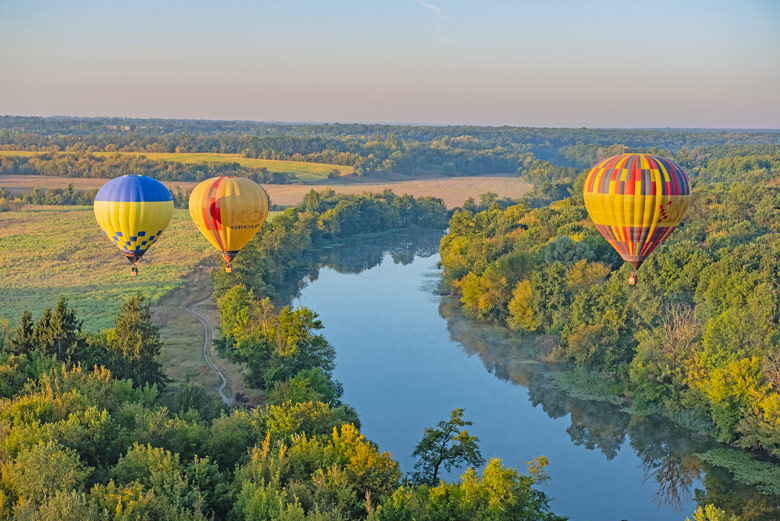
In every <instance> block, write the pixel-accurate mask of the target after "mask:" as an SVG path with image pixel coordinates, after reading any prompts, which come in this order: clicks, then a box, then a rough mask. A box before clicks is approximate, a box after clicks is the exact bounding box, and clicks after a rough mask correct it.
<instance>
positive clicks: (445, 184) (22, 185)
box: [0, 175, 532, 208]
mask: <svg viewBox="0 0 780 521" xmlns="http://www.w3.org/2000/svg"><path fill="white" fill-rule="evenodd" d="M106 181H108V180H107V179H85V178H81V177H47V176H37V175H32V176H31V175H0V187H4V188H8V189H9V190H11V191H14V192H22V191H24V190H29V189H30V188H32V187H34V186H39V187H41V188H65V187H66V186H68V184H69V183H71V184H73V187H74V188H76V189H77V190H90V189H92V188H99V187H101V186H103V184H104V183H105V182H106ZM165 185H166V186H168V187H169V188H174V187H177V186H178V187H180V188H181V189H182V190H189V189H192V188H193V187H194V186H195V185H196V183H184V182H168V181H166V182H165ZM263 188H265V190H266V192H268V195H269V197H270V198H271V203H273V204H278V205H282V206H291V205H295V204H298V203H299V202H300V201H301V199H303V196H304V195H306V193H307V192H309V190H312V189H314V190H322V189H325V188H332V189H333V190H335V191H336V192H338V193H344V194H360V193H363V192H381V191H382V190H384V189H386V188H389V189H391V190H393V192H395V193H396V194H399V195H401V194H409V195H413V196H415V197H420V196H426V195H430V196H435V197H441V198H442V199H443V200H444V203H445V204H446V205H447V207H448V208H455V207H457V206H461V205H462V204H463V202H464V201H465V200H466V199H468V198H469V197H473V198H474V199H478V198H479V195H480V194H483V193H485V192H494V193H497V194H498V195H499V196H501V197H513V198H518V197H522V196H523V195H525V194H526V193H528V192H529V191H530V190H531V188H532V186H531V185H530V184H528V183H526V182H525V181H522V180H520V179H518V178H516V177H444V178H434V179H419V180H415V181H398V182H388V183H376V184H373V183H351V184H343V183H339V184H333V185H327V184H310V185H273V184H263Z"/></svg>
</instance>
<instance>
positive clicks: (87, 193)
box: [0, 184, 97, 212]
mask: <svg viewBox="0 0 780 521" xmlns="http://www.w3.org/2000/svg"><path fill="white" fill-rule="evenodd" d="M96 194H97V190H96V189H95V190H75V189H74V188H73V185H72V184H69V185H68V186H67V188H49V189H47V190H44V189H42V188H39V187H35V188H32V189H30V190H28V191H26V192H23V193H21V194H13V193H11V192H10V191H8V190H7V189H5V188H3V187H0V212H6V211H9V210H16V209H19V208H20V207H21V206H22V205H25V204H49V205H68V206H71V205H74V206H86V205H91V204H92V203H93V202H94V201H95V195H96Z"/></svg>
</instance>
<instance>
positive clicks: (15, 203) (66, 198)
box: [0, 184, 279, 212]
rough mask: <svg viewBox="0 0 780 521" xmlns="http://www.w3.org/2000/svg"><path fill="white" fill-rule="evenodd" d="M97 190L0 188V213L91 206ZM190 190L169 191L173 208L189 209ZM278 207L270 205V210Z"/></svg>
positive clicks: (178, 188)
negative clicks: (38, 207) (24, 208)
mask: <svg viewBox="0 0 780 521" xmlns="http://www.w3.org/2000/svg"><path fill="white" fill-rule="evenodd" d="M97 192H98V190H97V189H96V188H95V189H92V190H76V189H74V188H73V185H72V184H68V186H67V187H66V188H48V189H43V188H40V187H37V186H36V187H35V188H31V189H30V190H27V191H26V192H22V193H21V194H14V193H12V192H10V191H9V190H7V189H6V188H3V187H0V212H7V211H9V210H18V209H20V208H21V207H22V206H23V205H26V204H43V205H56V206H91V205H92V204H93V203H94V202H95V196H96V195H97ZM190 192H191V190H184V191H182V189H181V188H180V187H178V186H176V187H175V188H174V189H173V190H171V197H172V198H173V205H174V207H175V208H189V199H190ZM278 209H279V207H277V206H275V205H271V210H278Z"/></svg>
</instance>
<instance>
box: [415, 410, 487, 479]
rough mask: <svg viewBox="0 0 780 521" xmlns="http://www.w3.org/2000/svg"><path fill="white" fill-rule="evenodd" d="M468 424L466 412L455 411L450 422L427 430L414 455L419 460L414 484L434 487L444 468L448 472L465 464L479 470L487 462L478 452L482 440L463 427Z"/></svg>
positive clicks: (444, 422) (441, 423) (443, 422)
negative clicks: (465, 416)
mask: <svg viewBox="0 0 780 521" xmlns="http://www.w3.org/2000/svg"><path fill="white" fill-rule="evenodd" d="M468 425H471V422H470V421H467V420H464V419H463V409H453V411H452V412H451V414H450V419H449V420H447V421H440V422H439V423H438V424H437V426H436V427H427V428H426V429H425V434H423V437H422V440H420V443H418V444H417V447H415V449H414V452H413V453H412V457H414V458H417V459H418V461H417V462H416V463H415V464H414V469H415V472H413V473H412V475H411V478H412V481H413V482H415V483H422V484H427V485H430V486H435V485H437V484H438V483H439V472H440V470H442V469H443V470H445V471H446V472H449V471H450V470H452V469H454V468H458V467H462V466H463V465H470V466H472V467H479V466H480V465H482V464H483V463H484V462H485V460H484V459H483V458H482V453H481V452H480V450H479V445H478V443H479V438H477V437H476V436H471V435H470V434H469V432H468V431H467V430H466V429H464V428H463V427H466V426H468Z"/></svg>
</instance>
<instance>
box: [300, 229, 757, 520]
mask: <svg viewBox="0 0 780 521" xmlns="http://www.w3.org/2000/svg"><path fill="white" fill-rule="evenodd" d="M440 237H441V234H440V233H420V234H417V233H415V234H410V235H393V236H388V237H381V238H378V239H371V240H368V241H364V242H361V243H354V244H347V245H344V246H338V247H334V248H330V249H327V250H320V251H319V252H316V254H315V256H313V257H312V259H311V266H310V268H309V271H308V273H306V274H303V282H301V283H299V285H298V287H294V288H290V294H291V296H293V295H296V294H297V297H293V303H294V304H295V305H303V306H307V307H309V308H311V309H313V310H314V311H315V312H317V313H318V314H319V315H320V318H321V319H322V321H323V323H324V325H325V329H324V334H325V337H326V338H327V339H328V340H329V341H330V342H331V343H332V344H333V346H334V347H335V348H336V353H337V360H336V363H337V365H336V370H335V376H336V378H337V379H338V380H339V381H341V382H342V383H343V384H344V396H343V400H344V401H345V402H346V403H349V404H350V405H352V406H354V407H355V408H356V409H357V411H358V413H359V415H360V419H361V422H362V431H363V432H364V433H365V434H366V436H367V437H368V438H370V439H371V440H373V441H375V442H376V443H377V444H378V445H379V448H380V449H381V450H383V451H384V450H387V451H390V452H391V453H392V454H393V457H394V458H395V459H396V460H397V461H398V462H399V463H400V464H401V468H402V470H403V471H404V472H409V471H411V470H412V466H413V461H412V458H411V453H412V451H413V450H414V447H415V445H416V444H417V442H418V441H419V440H420V437H421V436H422V434H423V430H424V428H425V427H427V426H432V425H435V424H436V423H437V422H438V421H440V420H444V419H447V418H449V412H450V411H451V410H452V409H454V408H456V407H460V408H463V409H465V411H466V412H465V417H466V418H467V419H468V420H470V421H472V422H473V426H472V427H470V428H469V430H470V432H472V433H473V434H475V435H476V436H478V437H479V438H480V440H481V443H480V446H481V449H482V454H483V456H485V458H492V457H498V458H501V460H503V462H504V464H506V465H510V466H516V467H519V468H520V470H521V471H523V472H524V471H525V468H526V462H528V461H530V460H531V459H532V458H534V457H536V456H540V455H545V456H547V457H548V458H549V461H550V463H549V466H548V467H547V470H548V473H549V475H550V481H549V482H548V483H546V484H545V485H544V486H543V490H545V492H547V493H548V495H549V496H550V497H551V498H552V499H553V501H552V508H553V510H554V511H555V512H556V513H558V514H563V515H567V516H569V517H570V519H572V520H574V521H585V520H589V521H597V520H616V521H619V520H629V521H642V520H648V521H663V520H675V521H682V520H683V519H685V517H686V516H689V515H691V513H692V512H693V511H694V510H695V509H696V506H697V504H698V503H699V502H704V501H705V500H706V498H707V497H710V498H713V499H715V500H716V502H717V503H722V502H724V501H728V502H732V504H733V502H739V504H745V503H750V502H755V501H760V500H761V498H760V497H758V496H759V495H758V494H757V493H756V492H755V491H754V490H752V489H749V488H747V487H742V486H739V485H737V484H736V483H734V482H733V481H732V480H731V479H730V477H729V475H728V473H727V472H725V471H724V470H722V469H718V468H713V467H708V466H707V465H706V464H703V463H702V462H701V461H700V460H699V459H698V458H696V457H695V456H693V454H694V453H696V452H704V451H706V450H708V449H709V448H711V443H710V442H708V441H706V440H697V439H696V438H695V437H694V436H693V435H691V434H690V433H688V432H687V431H684V430H682V429H679V428H677V427H675V426H674V425H672V424H670V423H669V422H666V421H664V420H663V419H660V418H653V417H646V416H634V415H630V414H627V413H625V412H623V411H621V410H620V409H619V408H618V407H615V406H613V405H610V404H606V403H603V402H593V401H586V400H579V399H575V398H572V397H569V396H567V395H566V394H565V393H564V392H562V391H560V390H557V389H556V388H555V387H554V386H553V385H551V384H550V383H549V381H548V379H547V378H546V376H545V375H546V374H548V372H549V371H550V370H553V369H552V368H549V367H546V366H545V365H543V364H539V363H536V362H534V361H533V360H531V359H530V355H527V354H524V349H523V346H522V344H521V343H520V342H519V340H518V339H516V338H513V337H512V336H510V335H509V334H508V333H507V332H506V330H504V329H503V328H499V327H491V326H485V325H482V324H475V323H473V322H472V321H469V320H467V319H464V318H463V317H462V316H461V315H460V313H459V311H458V310H457V306H455V305H454V303H453V302H451V301H450V300H449V299H447V298H446V297H441V296H438V295H436V293H435V289H436V288H437V285H438V281H439V279H440V276H441V271H440V270H439V269H438V268H437V262H438V261H439V256H438V252H437V250H438V240H439V238H440ZM299 280H300V279H299ZM458 473H459V472H458ZM449 477H450V478H455V477H456V475H455V476H449ZM761 502H762V501H761Z"/></svg>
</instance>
